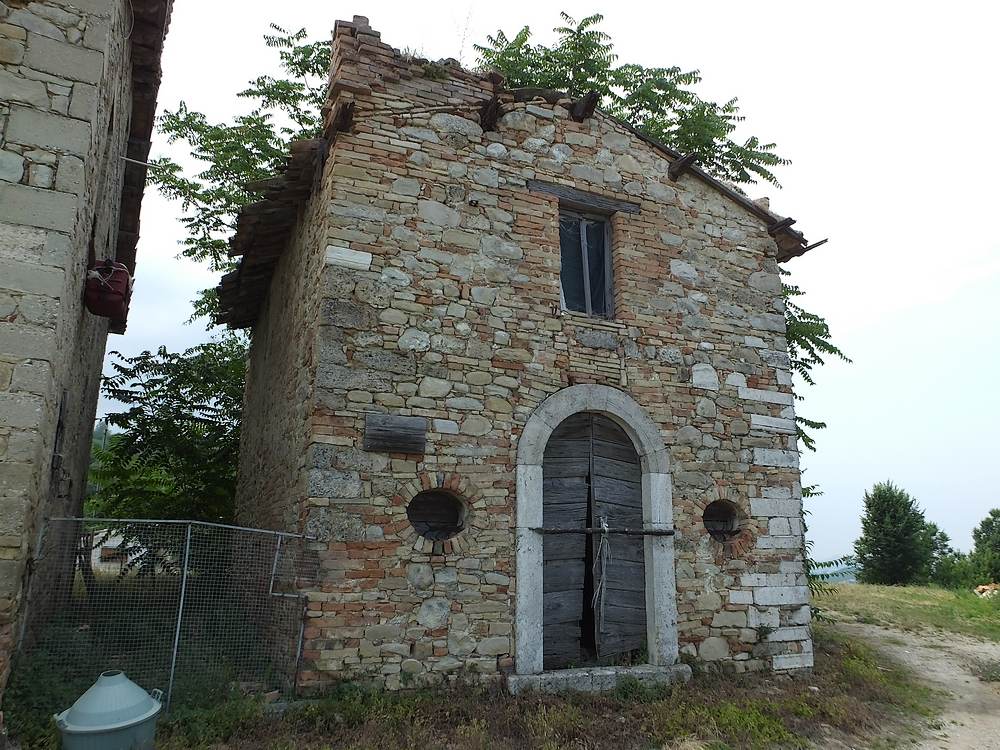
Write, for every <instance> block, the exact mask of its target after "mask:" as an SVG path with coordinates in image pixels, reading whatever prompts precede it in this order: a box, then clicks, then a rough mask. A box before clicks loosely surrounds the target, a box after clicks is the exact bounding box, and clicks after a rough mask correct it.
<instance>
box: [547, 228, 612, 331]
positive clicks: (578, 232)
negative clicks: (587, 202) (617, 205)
mask: <svg viewBox="0 0 1000 750" xmlns="http://www.w3.org/2000/svg"><path fill="white" fill-rule="evenodd" d="M607 237H608V224H607V222H606V221H604V220H602V219H594V218H588V217H585V216H578V215H575V214H570V213H562V214H561V215H560V217H559V249H560V256H561V260H560V269H559V270H560V282H561V284H562V294H563V305H564V306H565V308H566V309H567V310H575V311H576V312H582V313H587V314H588V315H597V316H601V317H608V316H610V315H611V312H612V308H611V300H610V299H609V296H610V295H609V289H610V286H611V284H610V273H611V263H610V256H609V252H608V247H607V244H608V243H607Z"/></svg>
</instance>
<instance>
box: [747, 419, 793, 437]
mask: <svg viewBox="0 0 1000 750" xmlns="http://www.w3.org/2000/svg"><path fill="white" fill-rule="evenodd" d="M750 428H751V429H753V430H763V431H764V432H781V433H787V434H792V435H794V434H795V420H792V419H782V418H780V417H765V416H763V415H761V414H751V415H750Z"/></svg>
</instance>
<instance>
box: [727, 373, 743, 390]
mask: <svg viewBox="0 0 1000 750" xmlns="http://www.w3.org/2000/svg"><path fill="white" fill-rule="evenodd" d="M726 385H731V386H734V387H736V388H746V387H747V376H746V375H744V374H743V373H742V372H731V373H729V374H728V375H727V376H726Z"/></svg>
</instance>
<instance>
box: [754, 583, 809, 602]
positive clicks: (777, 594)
mask: <svg viewBox="0 0 1000 750" xmlns="http://www.w3.org/2000/svg"><path fill="white" fill-rule="evenodd" d="M753 598H754V601H755V602H756V603H757V604H763V605H766V606H772V607H773V606H780V605H782V604H806V603H808V601H809V587H808V586H768V587H766V588H760V589H757V590H756V591H754V592H753Z"/></svg>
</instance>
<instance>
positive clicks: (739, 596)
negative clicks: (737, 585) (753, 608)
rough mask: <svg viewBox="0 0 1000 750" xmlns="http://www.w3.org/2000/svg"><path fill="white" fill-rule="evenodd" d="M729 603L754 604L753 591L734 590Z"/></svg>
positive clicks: (730, 594)
mask: <svg viewBox="0 0 1000 750" xmlns="http://www.w3.org/2000/svg"><path fill="white" fill-rule="evenodd" d="M729 603H730V604H753V592H752V591H739V590H738V589H733V590H731V591H730V592H729Z"/></svg>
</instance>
